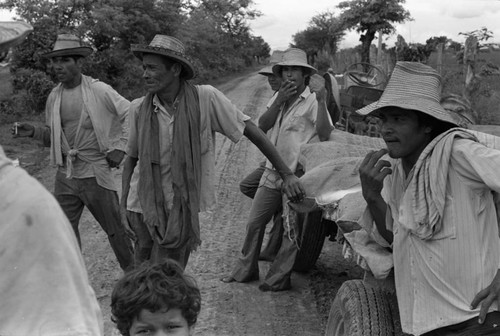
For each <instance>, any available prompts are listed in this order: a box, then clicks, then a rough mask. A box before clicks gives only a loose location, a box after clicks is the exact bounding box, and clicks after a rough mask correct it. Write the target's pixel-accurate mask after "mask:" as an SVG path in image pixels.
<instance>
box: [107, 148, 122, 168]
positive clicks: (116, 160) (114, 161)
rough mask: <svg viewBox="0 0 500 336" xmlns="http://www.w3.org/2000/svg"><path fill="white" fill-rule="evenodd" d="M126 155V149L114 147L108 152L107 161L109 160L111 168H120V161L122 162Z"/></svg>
mask: <svg viewBox="0 0 500 336" xmlns="http://www.w3.org/2000/svg"><path fill="white" fill-rule="evenodd" d="M124 156H125V152H124V151H121V150H119V149H113V150H112V151H111V152H108V154H106V161H108V164H109V166H110V167H111V168H118V167H120V163H121V162H122V160H123V157H124Z"/></svg>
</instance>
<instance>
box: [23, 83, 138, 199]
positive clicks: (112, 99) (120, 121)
mask: <svg viewBox="0 0 500 336" xmlns="http://www.w3.org/2000/svg"><path fill="white" fill-rule="evenodd" d="M79 87H80V90H79V91H77V90H76V89H75V90H74V92H77V93H78V94H77V95H75V97H74V98H75V99H76V100H77V103H76V104H77V105H78V106H82V109H81V111H78V112H79V117H78V123H75V122H73V123H71V124H70V125H69V126H68V127H66V128H65V125H62V123H63V122H64V121H65V120H64V118H66V121H67V120H68V117H69V114H70V113H71V112H73V113H74V111H67V110H66V109H67V107H68V106H71V105H70V104H68V102H67V101H63V98H64V92H65V89H64V88H63V87H62V85H61V84H59V85H58V86H57V87H56V88H54V89H53V90H52V92H51V93H50V95H49V97H48V98H47V103H46V106H45V114H46V126H47V127H44V128H40V127H37V128H35V133H34V134H33V138H34V139H37V140H40V141H43V142H44V144H45V145H46V146H50V147H51V155H50V156H51V162H52V163H53V164H58V165H59V171H61V172H63V173H66V172H67V169H68V167H67V165H66V162H64V161H63V160H61V159H60V155H61V150H62V148H63V147H64V145H61V143H62V142H63V141H60V140H59V139H57V140H56V138H55V137H54V134H55V132H60V131H64V132H63V134H62V136H63V137H64V136H66V138H67V136H68V135H69V139H68V138H67V140H68V141H69V140H71V139H72V141H71V143H70V144H69V145H70V148H71V149H74V150H77V151H78V152H79V154H77V155H76V158H75V160H74V161H73V162H72V178H87V177H94V176H95V178H96V180H97V183H98V184H99V185H100V186H101V187H103V188H106V189H110V190H116V189H117V188H116V185H115V183H114V180H115V179H114V176H113V172H112V171H111V168H110V167H109V164H108V162H107V161H106V154H107V152H108V151H111V150H113V149H119V150H124V149H125V146H126V139H127V132H126V127H125V126H126V118H127V115H128V113H129V106H130V102H129V101H128V100H127V99H125V98H123V97H122V96H121V95H120V94H118V92H116V91H115V90H114V89H113V88H112V87H111V86H109V85H107V84H105V83H103V82H100V81H98V80H96V79H93V78H91V77H88V76H84V75H82V84H81V85H80V86H79ZM67 98H68V99H71V97H67ZM81 99H83V102H82V103H78V101H80V100H81ZM73 119H74V117H73ZM56 128H57V129H56ZM61 129H62V130H61ZM46 132H48V133H49V134H50V133H51V132H52V136H49V137H47V136H46V134H45V133H46ZM47 139H50V143H48V142H47Z"/></svg>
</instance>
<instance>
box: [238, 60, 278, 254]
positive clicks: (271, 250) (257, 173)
mask: <svg viewBox="0 0 500 336" xmlns="http://www.w3.org/2000/svg"><path fill="white" fill-rule="evenodd" d="M282 58H283V51H281V50H275V51H273V53H272V54H271V58H270V60H269V65H267V66H266V67H264V68H262V69H261V70H260V71H259V74H260V75H263V76H265V77H266V78H267V81H268V83H269V86H270V87H271V90H272V91H273V96H274V95H276V94H278V91H279V89H280V86H281V77H279V76H276V75H275V74H274V72H273V65H275V64H277V63H278V62H281V59H282ZM282 95H283V93H282ZM274 100H275V99H274V98H271V100H270V101H269V103H268V105H267V108H269V107H271V104H272V103H273V101H274ZM265 166H266V161H263V162H261V163H260V165H259V167H258V168H257V169H255V170H254V171H253V172H251V173H250V174H248V175H247V176H246V177H245V178H244V179H243V180H242V181H241V182H240V190H241V192H242V193H243V194H245V195H246V196H248V197H250V198H252V199H253V198H254V197H255V193H256V192H257V189H258V188H259V183H260V178H261V177H262V174H263V173H264V170H265V169H266V168H265ZM281 210H282V209H281V207H279V208H278V209H277V210H276V212H275V213H274V216H273V226H272V228H271V230H270V231H269V235H268V240H267V244H266V246H265V247H264V248H263V249H262V251H261V252H260V255H259V260H266V261H273V260H274V258H275V257H276V254H277V253H278V251H279V249H280V246H281V239H282V236H283V224H282V220H281V215H282V211H281Z"/></svg>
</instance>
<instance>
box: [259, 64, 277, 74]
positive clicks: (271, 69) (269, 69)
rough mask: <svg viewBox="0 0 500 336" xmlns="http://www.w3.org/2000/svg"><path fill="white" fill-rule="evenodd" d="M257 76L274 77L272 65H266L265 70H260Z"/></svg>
mask: <svg viewBox="0 0 500 336" xmlns="http://www.w3.org/2000/svg"><path fill="white" fill-rule="evenodd" d="M259 74H260V75H267V76H268V75H273V76H274V72H273V66H272V65H268V66H266V67H265V68H262V70H260V71H259Z"/></svg>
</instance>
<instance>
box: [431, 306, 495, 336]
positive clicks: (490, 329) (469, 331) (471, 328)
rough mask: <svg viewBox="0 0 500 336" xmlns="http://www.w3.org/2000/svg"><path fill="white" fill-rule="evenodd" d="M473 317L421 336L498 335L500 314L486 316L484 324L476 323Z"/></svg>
mask: <svg viewBox="0 0 500 336" xmlns="http://www.w3.org/2000/svg"><path fill="white" fill-rule="evenodd" d="M477 319H478V317H474V318H472V319H470V320H467V321H465V322H461V323H458V324H454V325H451V326H447V327H443V328H439V329H436V330H433V331H431V332H428V333H425V334H423V335H422V336H490V335H491V336H493V335H497V336H498V335H500V312H498V311H495V312H491V313H488V314H486V319H485V320H484V323H482V324H479V323H478V322H477Z"/></svg>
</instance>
